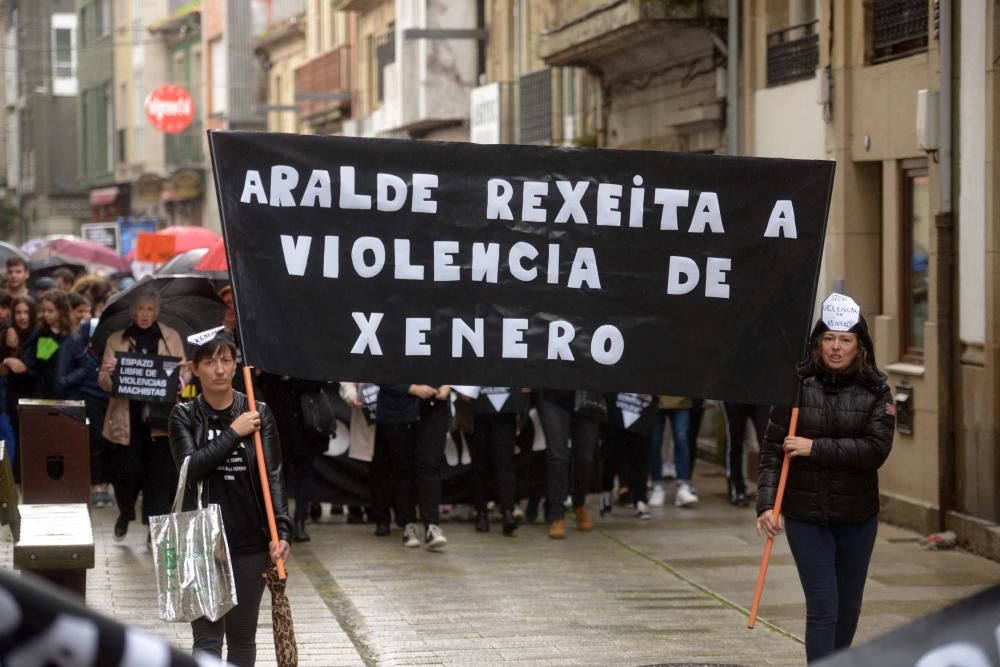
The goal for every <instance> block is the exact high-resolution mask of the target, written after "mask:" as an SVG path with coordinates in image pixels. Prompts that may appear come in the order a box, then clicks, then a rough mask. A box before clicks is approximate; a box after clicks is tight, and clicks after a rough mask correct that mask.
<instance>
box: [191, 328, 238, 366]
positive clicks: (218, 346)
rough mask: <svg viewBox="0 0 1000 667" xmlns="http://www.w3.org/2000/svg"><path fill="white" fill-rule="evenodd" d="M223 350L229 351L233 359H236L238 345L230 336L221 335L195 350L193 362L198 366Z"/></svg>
mask: <svg viewBox="0 0 1000 667" xmlns="http://www.w3.org/2000/svg"><path fill="white" fill-rule="evenodd" d="M223 349H225V350H229V353H230V354H231V355H233V358H234V359H235V358H236V343H234V342H233V339H232V338H230V337H229V336H227V335H225V334H222V333H220V334H218V335H217V336H216V337H215V338H213V339H212V340H210V341H208V342H207V343H205V344H204V345H202V346H200V347H199V348H198V349H197V350H195V352H194V356H193V357H192V358H191V362H192V363H193V364H194V365H195V366H197V365H198V364H200V363H201V362H203V361H205V360H206V359H211V358H212V357H214V356H215V355H216V353H217V352H219V351H220V350H223Z"/></svg>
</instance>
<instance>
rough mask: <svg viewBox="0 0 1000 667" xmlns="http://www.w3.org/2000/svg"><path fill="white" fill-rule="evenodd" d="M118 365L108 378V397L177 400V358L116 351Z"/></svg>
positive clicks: (147, 400)
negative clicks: (109, 380)
mask: <svg viewBox="0 0 1000 667" xmlns="http://www.w3.org/2000/svg"><path fill="white" fill-rule="evenodd" d="M115 358H116V359H118V365H117V366H116V367H115V374H114V375H112V376H111V395H112V396H113V397H114V398H126V399H128V400H130V401H146V402H150V403H170V402H173V401H176V400H177V384H178V382H179V381H180V374H179V372H178V366H180V362H181V360H180V357H163V356H160V355H158V354H139V353H138V352H115Z"/></svg>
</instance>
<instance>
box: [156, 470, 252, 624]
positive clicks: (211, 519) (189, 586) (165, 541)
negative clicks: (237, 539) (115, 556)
mask: <svg viewBox="0 0 1000 667" xmlns="http://www.w3.org/2000/svg"><path fill="white" fill-rule="evenodd" d="M190 461H191V459H190V457H188V458H186V459H184V463H183V464H182V465H181V471H180V481H179V482H178V483H177V495H176V496H174V507H173V512H172V513H170V514H162V515H160V516H151V517H149V531H150V534H151V536H152V544H153V569H154V571H155V572H156V598H157V603H158V604H159V608H160V618H161V619H162V620H164V621H193V620H195V619H197V618H201V617H202V616H204V617H205V618H207V619H209V620H210V621H217V620H218V619H220V618H221V617H222V615H223V614H225V613H226V612H227V611H229V610H230V609H232V608H233V607H235V606H236V581H235V580H234V579H233V564H232V561H231V560H230V558H229V545H228V543H227V542H226V533H225V531H224V530H223V529H222V510H221V509H220V508H219V506H218V505H216V504H210V505H209V506H208V507H202V500H201V482H198V509H196V510H192V511H190V512H181V511H180V509H181V504H182V502H183V500H184V487H185V485H186V483H187V471H188V463H189V462H190Z"/></svg>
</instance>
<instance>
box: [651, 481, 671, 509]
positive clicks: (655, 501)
mask: <svg viewBox="0 0 1000 667" xmlns="http://www.w3.org/2000/svg"><path fill="white" fill-rule="evenodd" d="M666 499H667V492H666V491H665V490H664V489H663V485H662V484H655V485H653V493H652V494H650V496H649V504H650V505H651V506H653V507H663V503H664V502H666Z"/></svg>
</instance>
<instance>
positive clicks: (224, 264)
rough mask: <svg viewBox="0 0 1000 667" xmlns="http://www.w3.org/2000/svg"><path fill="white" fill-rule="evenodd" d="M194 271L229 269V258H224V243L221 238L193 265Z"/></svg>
mask: <svg viewBox="0 0 1000 667" xmlns="http://www.w3.org/2000/svg"><path fill="white" fill-rule="evenodd" d="M194 270H195V271H229V260H228V259H227V258H226V244H225V243H224V242H223V240H222V239H219V241H218V243H216V244H215V245H213V246H212V247H211V248H209V249H208V252H206V253H205V254H204V256H202V258H201V259H199V260H198V263H197V264H195V265H194Z"/></svg>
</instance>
